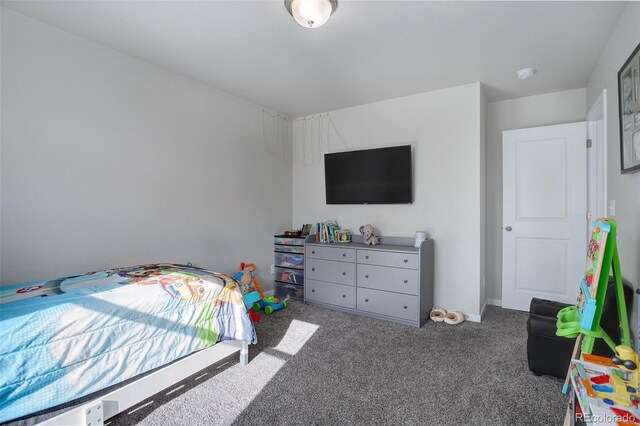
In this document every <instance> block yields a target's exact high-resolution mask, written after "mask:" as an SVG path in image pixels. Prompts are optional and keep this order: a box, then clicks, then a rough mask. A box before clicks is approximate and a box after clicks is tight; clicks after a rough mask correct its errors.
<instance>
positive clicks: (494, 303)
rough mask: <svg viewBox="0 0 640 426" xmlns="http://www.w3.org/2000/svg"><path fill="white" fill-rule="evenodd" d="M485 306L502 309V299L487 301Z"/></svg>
mask: <svg viewBox="0 0 640 426" xmlns="http://www.w3.org/2000/svg"><path fill="white" fill-rule="evenodd" d="M487 305H492V306H500V307H502V299H487Z"/></svg>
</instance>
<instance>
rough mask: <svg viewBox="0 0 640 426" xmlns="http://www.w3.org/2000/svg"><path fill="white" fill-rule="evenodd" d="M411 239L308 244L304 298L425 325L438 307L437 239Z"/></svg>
mask: <svg viewBox="0 0 640 426" xmlns="http://www.w3.org/2000/svg"><path fill="white" fill-rule="evenodd" d="M414 243H415V239H414V238H410V237H407V238H405V237H384V238H383V239H382V244H379V245H376V246H371V245H365V244H363V237H362V236H360V235H354V236H353V241H352V242H351V243H340V244H323V243H316V239H315V235H310V236H309V237H307V239H306V241H305V246H304V252H305V268H304V282H305V291H304V300H305V302H306V303H310V304H317V305H321V306H324V307H328V308H331V309H336V310H341V311H345V312H350V313H354V314H360V315H366V316H370V317H375V318H379V319H383V320H388V321H393V322H398V323H402V324H407V325H412V326H416V327H421V326H422V325H423V324H424V323H425V321H426V320H427V318H428V317H429V312H430V311H431V308H433V250H434V244H433V240H432V239H427V240H425V241H423V242H422V243H421V244H420V247H414Z"/></svg>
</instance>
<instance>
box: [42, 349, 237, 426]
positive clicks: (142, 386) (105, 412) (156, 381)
mask: <svg viewBox="0 0 640 426" xmlns="http://www.w3.org/2000/svg"><path fill="white" fill-rule="evenodd" d="M238 351H240V364H241V365H243V366H244V365H247V364H248V362H249V344H248V343H247V342H242V341H239V340H225V341H222V342H219V343H216V344H215V345H214V346H212V347H210V348H207V349H203V350H201V351H198V352H196V353H194V354H191V355H189V356H186V357H184V358H182V359H180V360H178V361H176V362H174V363H172V364H170V365H167V366H165V367H162V368H160V369H159V370H157V371H154V372H153V373H151V374H148V375H146V376H144V377H142V378H140V379H138V380H136V381H134V382H132V383H129V384H128V385H125V386H122V387H120V388H118V389H116V390H114V391H113V392H109V393H108V394H106V395H103V396H101V397H100V398H98V399H95V400H93V401H90V402H87V403H85V404H82V405H80V406H78V407H75V408H72V409H71V410H69V411H66V412H64V413H62V414H59V415H57V416H55V417H52V418H51V419H49V420H46V421H44V422H42V423H40V424H42V425H69V426H72V425H73V426H76V425H84V426H102V425H103V424H104V422H105V420H107V419H109V418H111V417H113V416H115V415H116V414H119V413H122V412H123V411H125V410H127V409H129V408H131V407H133V406H134V405H136V404H137V403H139V402H141V401H144V400H145V399H147V398H149V397H150V396H152V395H155V394H156V393H158V392H160V391H162V390H164V389H166V388H168V387H169V386H171V385H173V384H175V383H177V382H179V381H180V380H183V379H185V378H187V377H189V376H191V375H192V374H195V373H197V372H198V371H200V370H202V369H203V368H205V367H208V366H209V365H211V364H213V363H215V362H217V361H220V360H222V359H224V358H226V357H228V356H229V355H231V354H233V353H235V352H238Z"/></svg>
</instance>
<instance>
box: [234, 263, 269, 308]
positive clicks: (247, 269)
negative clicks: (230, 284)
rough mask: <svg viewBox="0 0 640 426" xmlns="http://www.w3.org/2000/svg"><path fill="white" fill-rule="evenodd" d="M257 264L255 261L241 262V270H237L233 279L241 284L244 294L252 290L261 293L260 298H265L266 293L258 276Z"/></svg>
mask: <svg viewBox="0 0 640 426" xmlns="http://www.w3.org/2000/svg"><path fill="white" fill-rule="evenodd" d="M256 269H257V267H256V265H255V264H253V263H244V262H242V263H241V264H240V272H236V273H235V275H234V276H233V279H234V280H236V281H237V282H238V284H239V285H240V291H241V292H242V294H247V293H249V292H252V291H257V292H258V293H260V298H261V299H262V298H264V293H263V292H262V288H261V287H260V283H259V282H258V278H257V277H256Z"/></svg>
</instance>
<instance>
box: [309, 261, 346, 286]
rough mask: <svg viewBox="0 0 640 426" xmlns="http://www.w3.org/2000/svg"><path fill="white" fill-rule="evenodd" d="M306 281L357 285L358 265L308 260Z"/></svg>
mask: <svg viewBox="0 0 640 426" xmlns="http://www.w3.org/2000/svg"><path fill="white" fill-rule="evenodd" d="M304 271H305V282H306V280H309V279H311V280H319V281H328V282H331V283H338V284H347V285H352V286H355V285H356V264H355V263H347V262H335V261H332V260H320V259H307V261H306V267H305V270H304Z"/></svg>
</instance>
